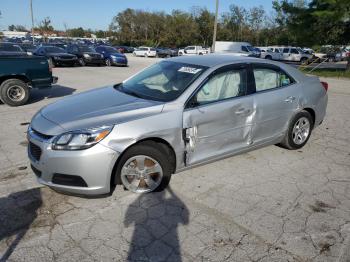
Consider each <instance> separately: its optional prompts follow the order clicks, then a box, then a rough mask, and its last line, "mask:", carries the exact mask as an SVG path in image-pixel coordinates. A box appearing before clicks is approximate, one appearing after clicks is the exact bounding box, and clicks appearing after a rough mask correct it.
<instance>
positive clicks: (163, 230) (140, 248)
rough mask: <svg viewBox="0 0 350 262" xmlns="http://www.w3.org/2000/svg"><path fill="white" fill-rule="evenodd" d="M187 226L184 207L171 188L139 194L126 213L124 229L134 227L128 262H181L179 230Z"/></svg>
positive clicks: (186, 214)
mask: <svg viewBox="0 0 350 262" xmlns="http://www.w3.org/2000/svg"><path fill="white" fill-rule="evenodd" d="M188 222H189V211H188V209H187V207H186V205H185V204H184V203H183V202H182V201H181V199H180V198H178V197H177V196H176V194H175V193H174V192H173V191H172V189H171V188H170V187H169V188H168V189H167V190H164V191H162V192H158V193H150V194H141V195H140V196H139V197H138V198H137V199H136V200H135V201H134V202H133V203H132V204H130V205H129V206H128V209H127V211H126V213H125V218H124V226H125V229H126V230H127V228H128V227H129V226H130V227H132V225H133V227H134V230H133V234H132V238H131V240H130V246H129V251H128V257H127V261H176V262H181V261H182V258H181V249H180V242H179V237H178V226H179V225H180V224H182V225H186V224H188Z"/></svg>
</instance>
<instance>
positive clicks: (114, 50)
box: [105, 46, 119, 53]
mask: <svg viewBox="0 0 350 262" xmlns="http://www.w3.org/2000/svg"><path fill="white" fill-rule="evenodd" d="M105 50H106V51H107V52H108V53H119V51H118V50H117V49H115V48H114V47H110V46H106V47H105Z"/></svg>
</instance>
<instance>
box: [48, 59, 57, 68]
mask: <svg viewBox="0 0 350 262" xmlns="http://www.w3.org/2000/svg"><path fill="white" fill-rule="evenodd" d="M48 60H49V66H50V67H51V68H53V67H55V66H56V64H55V61H54V60H53V59H52V58H51V57H50V58H49V59H48Z"/></svg>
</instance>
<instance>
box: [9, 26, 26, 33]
mask: <svg viewBox="0 0 350 262" xmlns="http://www.w3.org/2000/svg"><path fill="white" fill-rule="evenodd" d="M8 30H9V31H17V32H28V30H27V28H25V26H23V25H9V26H8Z"/></svg>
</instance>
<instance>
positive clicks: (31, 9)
mask: <svg viewBox="0 0 350 262" xmlns="http://www.w3.org/2000/svg"><path fill="white" fill-rule="evenodd" d="M30 16H31V17H32V39H33V45H34V44H35V41H34V15H33V0H30Z"/></svg>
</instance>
